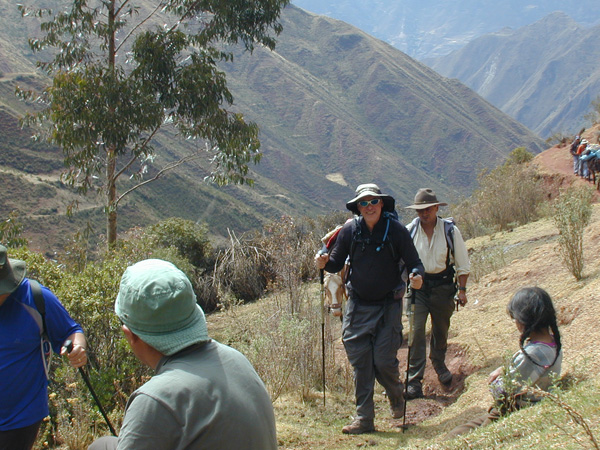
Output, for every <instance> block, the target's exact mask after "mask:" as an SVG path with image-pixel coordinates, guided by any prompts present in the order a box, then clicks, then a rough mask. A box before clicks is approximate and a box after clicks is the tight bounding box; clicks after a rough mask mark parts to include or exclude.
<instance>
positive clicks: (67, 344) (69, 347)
mask: <svg viewBox="0 0 600 450" xmlns="http://www.w3.org/2000/svg"><path fill="white" fill-rule="evenodd" d="M64 347H65V348H66V349H67V352H68V353H71V351H73V341H71V340H70V339H68V340H66V341H65V344H64ZM78 369H79V373H80V374H81V377H82V378H83V381H85V384H86V385H87V387H88V389H89V390H90V393H91V394H92V397H94V400H95V401H96V405H98V409H99V410H100V413H101V414H102V417H104V420H106V424H107V425H108V428H109V429H110V432H111V433H112V435H113V436H117V432H116V431H115V429H114V428H113V426H112V424H111V423H110V420H108V416H107V415H106V413H105V412H104V408H103V407H102V404H101V403H100V400H98V396H97V395H96V392H94V388H92V384H91V383H90V379H89V377H88V375H87V373H85V372H84V371H83V368H82V367H78Z"/></svg>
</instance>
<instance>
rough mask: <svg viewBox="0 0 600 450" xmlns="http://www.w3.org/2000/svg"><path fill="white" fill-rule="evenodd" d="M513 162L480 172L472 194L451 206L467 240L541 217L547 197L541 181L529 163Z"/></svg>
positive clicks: (516, 159) (517, 159)
mask: <svg viewBox="0 0 600 450" xmlns="http://www.w3.org/2000/svg"><path fill="white" fill-rule="evenodd" d="M517 156H519V155H517ZM513 159H515V161H517V162H512V163H510V164H505V165H503V166H500V167H498V168H496V169H494V170H491V171H489V170H484V171H482V172H481V173H480V174H479V176H478V182H479V187H478V188H477V189H476V190H475V192H474V193H473V195H472V196H471V197H470V198H469V199H466V200H464V201H463V202H461V203H460V204H459V205H456V206H454V207H453V214H454V217H455V219H456V221H457V223H459V224H460V229H461V232H462V233H463V234H464V235H465V237H466V238H472V237H476V236H481V235H484V234H488V233H490V232H492V231H497V230H507V229H510V228H512V227H514V226H517V225H524V224H526V223H529V222H531V221H533V220H536V219H538V218H539V217H540V205H541V204H542V203H543V202H544V201H545V200H546V197H547V195H546V191H545V189H544V185H543V183H542V180H541V178H540V177H539V176H538V174H537V173H536V171H535V170H534V169H533V168H532V167H530V166H529V165H528V164H524V163H520V162H519V161H521V160H520V159H519V158H517V157H516V156H515V158H513ZM510 161H512V159H511V160H510Z"/></svg>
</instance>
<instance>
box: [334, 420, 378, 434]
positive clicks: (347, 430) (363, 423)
mask: <svg viewBox="0 0 600 450" xmlns="http://www.w3.org/2000/svg"><path fill="white" fill-rule="evenodd" d="M373 431H375V425H374V424H373V420H367V419H360V418H358V417H357V418H356V419H354V420H353V421H352V423H351V424H349V425H346V426H345V427H344V428H342V433H344V434H363V433H372V432H373Z"/></svg>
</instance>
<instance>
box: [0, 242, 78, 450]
mask: <svg viewBox="0 0 600 450" xmlns="http://www.w3.org/2000/svg"><path fill="white" fill-rule="evenodd" d="M7 252H8V250H7V248H6V247H4V246H3V245H0V450H29V449H31V448H32V447H33V444H34V443H35V440H36V437H37V434H38V430H39V428H40V425H41V423H42V420H43V419H44V418H45V417H46V416H48V414H49V409H48V369H49V365H50V357H51V356H52V352H53V351H54V352H55V353H57V354H59V353H60V354H63V355H66V356H67V358H68V360H69V363H70V364H71V365H72V366H73V367H82V366H83V365H85V364H86V363H87V353H86V340H85V336H84V335H83V331H82V329H81V327H80V326H79V325H78V324H77V323H75V321H74V320H73V319H72V318H71V316H70V315H69V313H68V312H67V311H66V310H65V308H64V307H63V305H62V304H61V303H60V301H59V300H58V299H57V298H56V296H55V295H54V294H53V293H52V292H51V291H50V290H49V289H47V288H46V287H42V286H41V285H40V284H39V283H37V282H36V281H34V280H30V279H29V278H27V277H26V276H25V275H26V272H27V270H26V265H25V261H21V260H19V259H12V258H9V257H8V254H7ZM36 297H37V298H36ZM38 305H39V306H38ZM42 305H43V306H42ZM67 340H71V341H72V343H73V344H74V345H73V350H72V351H71V353H68V352H67V349H66V348H64V347H63V345H64V343H65V342H66V341H67Z"/></svg>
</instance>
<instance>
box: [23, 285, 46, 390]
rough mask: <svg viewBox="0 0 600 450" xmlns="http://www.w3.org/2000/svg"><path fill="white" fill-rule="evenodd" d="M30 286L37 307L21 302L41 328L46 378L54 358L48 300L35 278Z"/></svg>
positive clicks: (41, 344) (41, 348) (41, 347)
mask: <svg viewBox="0 0 600 450" xmlns="http://www.w3.org/2000/svg"><path fill="white" fill-rule="evenodd" d="M29 286H30V287H31V293H32V295H33V302H34V303H35V308H33V307H31V306H28V305H25V304H23V303H21V304H22V305H23V307H24V308H25V309H26V310H27V312H28V313H29V314H31V317H33V320H35V323H36V324H37V326H38V327H39V329H40V350H41V353H42V361H43V363H44V372H45V374H46V378H48V372H49V370H50V362H51V360H52V346H51V345H50V337H49V336H48V329H47V328H46V301H45V300H44V296H43V295H42V287H41V286H40V283H38V282H37V281H35V280H29Z"/></svg>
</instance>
